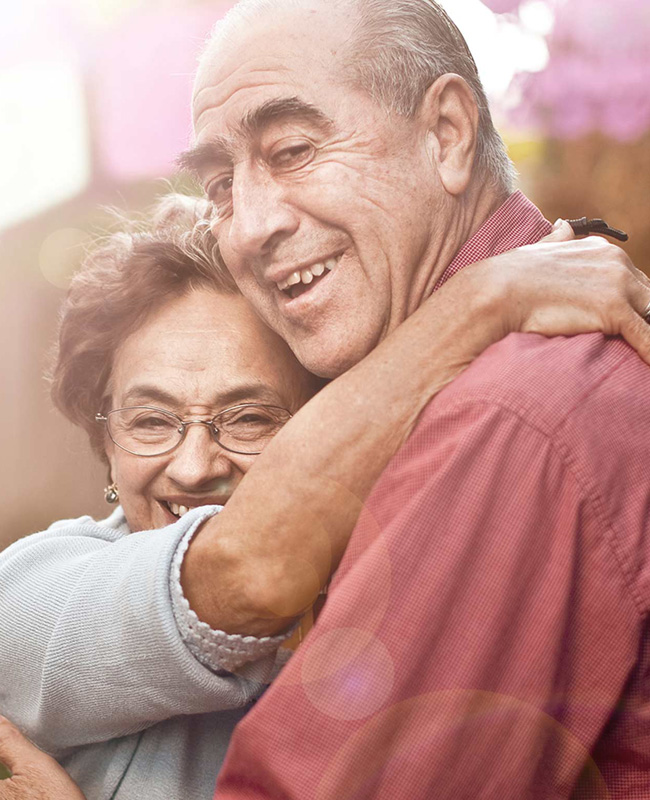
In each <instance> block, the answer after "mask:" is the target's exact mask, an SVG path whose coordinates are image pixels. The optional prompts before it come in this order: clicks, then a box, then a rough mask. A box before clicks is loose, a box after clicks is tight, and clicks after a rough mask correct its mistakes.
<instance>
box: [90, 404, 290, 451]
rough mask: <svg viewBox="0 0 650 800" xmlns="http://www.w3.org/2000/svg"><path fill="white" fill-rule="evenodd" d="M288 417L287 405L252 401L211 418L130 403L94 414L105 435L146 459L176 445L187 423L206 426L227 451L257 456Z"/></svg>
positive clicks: (183, 435)
mask: <svg viewBox="0 0 650 800" xmlns="http://www.w3.org/2000/svg"><path fill="white" fill-rule="evenodd" d="M290 419H291V412H289V411H287V409H286V408H280V407H278V406H267V405H257V404H255V403H246V404H244V405H239V406H233V407H232V408H227V409H226V410H225V411H222V412H220V413H219V414H217V415H216V416H214V417H213V418H212V419H210V420H203V419H185V420H184V419H181V418H180V417H179V416H177V415H176V414H173V413H172V412H171V411H164V410H163V409H162V408H154V407H153V406H130V407H129V408H116V409H115V410H114V411H109V412H108V414H106V415H104V414H101V413H97V414H95V421H96V422H104V423H106V430H107V431H108V435H109V436H110V437H111V439H112V440H113V442H115V444H116V445H117V446H118V447H119V448H121V449H122V450H126V452H127V453H131V454H132V455H134V456H143V457H145V458H148V457H150V456H162V455H165V454H166V453H170V452H171V451H172V450H174V449H175V448H177V447H178V446H179V444H180V443H181V442H182V441H183V439H184V438H185V434H186V433H187V429H188V427H189V426H190V425H205V426H206V427H207V428H208V429H209V431H210V433H211V434H212V438H213V439H214V441H215V442H216V443H217V444H218V445H219V446H220V447H223V449H224V450H228V452H230V453H239V454H240V455H251V456H255V455H259V454H260V453H261V452H262V450H263V449H264V448H265V447H266V445H267V444H268V443H269V442H270V441H271V439H272V438H273V437H274V436H275V434H276V433H277V432H278V431H279V430H280V428H281V427H282V426H283V425H284V424H285V423H287V422H288V421H289V420H290Z"/></svg>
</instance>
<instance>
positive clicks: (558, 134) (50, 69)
mask: <svg viewBox="0 0 650 800" xmlns="http://www.w3.org/2000/svg"><path fill="white" fill-rule="evenodd" d="M231 5H232V3H231V2H227V1H226V0H182V2H181V0H21V2H20V3H16V2H14V0H0V185H1V187H2V191H1V192H0V293H1V294H0V300H1V306H0V308H1V312H0V334H1V339H0V341H1V342H2V345H3V350H4V358H3V379H2V382H1V386H2V389H1V392H0V422H1V425H0V436H1V437H2V438H1V440H0V445H1V446H0V485H1V486H2V488H3V496H4V497H5V509H4V514H3V522H2V525H1V526H0V548H1V547H3V546H5V545H6V544H8V543H9V542H11V541H13V540H14V539H16V538H18V537H19V536H22V535H24V534H26V533H30V532H33V531H36V530H40V529H42V528H44V527H46V526H47V525H48V524H49V523H50V522H52V521H53V520H55V519H60V518H64V517H70V516H79V515H81V514H84V513H88V514H93V515H95V516H105V515H106V513H107V512H108V511H109V507H108V506H107V505H106V504H105V503H104V500H103V493H102V489H103V486H104V485H105V484H106V475H105V470H104V468H103V467H101V465H100V464H99V463H97V462H96V461H95V460H94V458H93V456H92V455H91V453H90V450H89V447H88V445H87V443H86V441H85V436H84V434H82V433H81V432H78V431H76V430H75V429H74V428H73V427H72V426H70V425H68V424H67V423H66V422H65V421H64V420H62V419H61V418H60V417H59V415H58V414H57V412H55V411H54V410H53V408H52V406H51V404H50V401H49V398H48V388H47V385H46V382H45V381H44V379H43V374H44V372H45V369H46V365H47V354H48V351H49V349H50V347H51V342H52V338H53V333H54V330H55V326H56V317H57V308H58V305H59V303H60V302H61V299H62V297H63V295H64V293H65V288H66V286H67V283H68V281H69V278H70V275H71V274H72V272H73V271H74V270H75V268H76V267H77V266H78V264H79V262H80V259H81V258H82V256H83V253H84V249H85V248H86V247H87V246H88V245H89V243H90V242H91V241H92V239H93V237H94V236H95V235H97V234H99V233H101V232H102V231H103V230H105V227H106V225H107V224H108V220H109V216H108V214H107V212H106V211H105V210H103V207H106V206H118V207H120V208H123V209H125V210H127V211H129V212H134V213H138V212H141V211H143V210H144V209H145V208H146V207H147V206H148V205H149V204H151V202H152V201H153V199H154V198H155V196H156V195H157V194H160V193H161V192H164V191H166V190H167V189H168V188H169V181H171V182H172V184H173V185H174V186H176V187H179V188H182V189H184V190H190V189H191V187H190V186H189V184H187V182H184V181H183V180H182V179H180V178H179V177H178V176H175V175H174V160H175V157H176V155H177V154H178V153H179V152H180V151H181V150H182V149H184V148H185V147H186V146H187V144H188V142H189V139H190V110H189V106H190V95H191V83H192V74H193V71H194V66H195V63H196V57H197V53H198V51H199V50H200V48H201V46H202V43H203V42H204V40H205V38H206V36H207V34H208V32H209V30H210V28H211V26H212V24H213V23H214V22H215V21H216V20H217V19H219V18H220V17H221V16H223V14H224V13H225V12H226V11H227V9H228V8H229V7H230V6H231ZM443 5H444V6H445V7H446V8H447V9H448V11H449V12H450V14H451V15H452V17H453V18H454V19H455V20H456V21H457V23H458V24H459V26H460V28H461V30H462V31H463V32H464V34H465V35H466V37H467V39H468V41H469V44H470V47H471V48H472V50H473V52H474V54H475V56H476V59H477V62H478V66H479V71H480V72H481V75H482V77H483V80H484V83H485V85H486V88H487V89H488V93H489V95H490V97H491V100H492V103H493V107H494V112H495V117H496V121H497V125H498V126H499V127H500V128H501V130H502V131H503V133H504V134H505V138H506V140H507V142H508V145H509V147H510V151H511V155H512V157H513V159H514V161H515V163H516V165H517V167H518V169H519V171H520V175H521V180H520V184H521V188H522V189H523V190H524V191H525V192H526V193H527V194H528V195H529V196H530V197H531V198H532V199H533V200H534V201H535V202H536V203H537V204H538V205H539V206H540V207H541V208H542V210H543V211H544V213H545V214H546V216H547V217H548V218H549V219H551V220H555V219H556V218H557V217H560V216H562V217H569V218H570V217H580V216H584V215H587V216H599V217H600V216H602V217H605V218H606V219H607V220H608V222H610V224H612V225H614V226H617V227H621V228H624V229H625V230H627V231H628V232H629V233H630V237H631V238H630V243H629V245H627V246H626V249H627V250H628V252H629V253H630V255H631V256H632V258H633V260H634V261H635V263H636V264H637V265H638V266H639V267H641V268H642V269H645V270H647V268H648V267H649V266H650V3H649V2H648V0H525V1H524V2H518V0H483V2H481V1H480V0H443Z"/></svg>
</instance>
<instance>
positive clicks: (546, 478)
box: [216, 194, 650, 800]
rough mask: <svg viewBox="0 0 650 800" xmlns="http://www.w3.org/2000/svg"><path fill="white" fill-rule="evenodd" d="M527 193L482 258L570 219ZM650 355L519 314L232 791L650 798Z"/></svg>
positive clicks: (262, 727)
mask: <svg viewBox="0 0 650 800" xmlns="http://www.w3.org/2000/svg"><path fill="white" fill-rule="evenodd" d="M549 227H550V226H549V224H548V223H547V222H546V221H545V220H544V219H543V218H542V216H541V214H540V213H539V212H538V211H537V209H535V207H534V206H532V204H530V203H529V202H528V201H527V200H526V198H524V197H523V195H521V194H517V195H513V197H511V198H510V199H509V200H508V201H507V203H506V204H505V205H504V206H503V207H502V208H501V209H500V210H499V211H497V213H496V214H495V215H494V216H493V217H492V218H491V219H490V220H488V222H486V224H485V225H484V226H483V227H482V228H481V230H480V231H479V232H478V233H477V234H476V236H474V237H473V238H472V240H470V241H469V242H468V243H467V244H466V245H465V246H464V247H463V248H462V250H461V251H460V253H459V254H458V256H457V257H456V259H455V260H454V263H453V264H452V265H450V267H449V268H448V270H447V272H446V273H445V275H444V276H443V278H446V277H448V276H449V275H451V274H453V273H454V272H455V271H456V270H457V269H460V268H461V267H463V266H465V265H466V264H468V263H470V262H472V261H476V260H479V259H481V258H483V257H485V256H488V255H491V254H494V253H498V252H502V251H503V250H507V249H509V248H513V247H515V246H517V245H521V244H526V243H531V242H533V241H535V240H536V239H539V238H540V237H541V236H542V235H543V234H545V233H546V232H548V230H549ZM649 395H650V370H648V369H647V368H646V366H645V365H644V364H643V363H642V362H641V361H640V360H639V359H638V357H637V356H636V355H635V353H633V352H632V351H631V350H630V349H629V348H628V346H627V345H626V344H625V343H624V342H622V341H620V340H618V339H608V338H605V337H604V336H601V335H600V334H592V335H589V336H578V337H574V338H570V339H566V338H564V337H557V338H554V339H545V338H543V337H541V336H537V335H524V334H513V335H510V336H508V337H507V338H506V339H504V340H503V341H501V342H500V343H498V344H496V345H494V346H493V347H491V348H490V349H489V350H488V351H486V352H485V353H484V354H483V355H482V356H481V357H480V358H479V359H478V360H477V361H475V362H474V364H473V365H472V366H471V367H470V368H469V369H468V370H467V371H466V372H465V373H463V374H462V375H461V376H460V377H459V378H458V379H457V380H456V381H454V382H453V384H451V385H450V386H449V387H447V388H446V389H445V390H444V391H443V392H441V393H440V394H439V395H438V397H437V398H436V399H435V400H434V401H433V402H432V403H431V404H430V405H429V407H428V408H427V409H426V411H425V412H424V414H423V415H422V418H421V420H420V422H419V425H418V427H417V429H416V430H415V432H414V433H413V435H412V436H411V438H410V439H409V441H408V442H407V443H406V445H405V446H404V447H403V448H402V450H401V451H400V452H399V453H398V454H397V455H396V456H395V458H394V459H393V460H392V461H391V463H390V464H389V466H388V468H387V469H386V470H385V472H384V473H383V475H382V477H381V479H380V480H379V482H378V483H377V485H376V486H375V489H374V491H373V493H372V495H371V497H370V498H369V500H368V502H367V504H366V507H365V509H364V512H363V514H362V517H361V519H360V521H359V523H358V525H357V527H356V529H355V531H354V534H353V536H352V539H351V541H350V544H349V547H348V550H347V552H346V555H345V557H344V559H343V562H342V564H341V567H340V569H339V571H338V573H337V576H336V578H335V581H334V583H333V586H332V588H331V590H330V596H329V600H328V602H327V604H326V606H325V609H324V611H323V612H322V614H321V616H320V618H319V620H318V622H317V624H316V626H315V627H314V629H313V630H312V631H311V633H310V634H309V636H308V638H307V640H306V641H305V643H304V644H303V646H302V647H301V649H300V650H299V651H298V653H297V654H296V655H295V656H294V657H293V659H292V660H291V662H290V663H289V665H288V666H287V667H286V668H285V670H284V672H283V673H282V674H281V676H280V677H279V679H278V680H277V681H276V683H275V684H274V685H273V686H272V687H271V688H270V689H269V691H268V692H267V693H266V695H265V696H264V697H263V698H262V699H261V700H260V702H259V703H258V704H257V706H256V707H255V708H254V709H253V711H252V712H251V713H250V714H249V715H248V716H247V717H246V718H245V719H244V720H243V722H242V723H240V726H239V727H238V728H237V730H236V732H235V735H234V738H233V740H232V743H231V747H230V750H229V754H228V757H227V760H226V763H225V766H224V768H223V771H222V773H221V776H220V779H219V782H218V789H217V793H216V799H217V800H244V798H245V799H246V800H253V799H254V800H261V798H273V800H289V799H290V800H367V799H369V798H373V800H434V798H435V800H477V799H479V798H480V799H482V798H490V800H491V799H492V798H497V800H523V798H526V799H528V798H540V800H541V798H544V800H548V798H553V799H555V798H569V797H571V798H585V799H586V798H590V800H591V799H592V798H594V799H595V798H612V799H613V798H625V800H633V799H636V798H639V799H640V798H645V799H646V800H647V799H648V798H650V644H649V642H650V638H649V637H648V635H647V618H648V605H649V602H650V481H649V480H648V458H649V456H650V403H649V402H648V396H649Z"/></svg>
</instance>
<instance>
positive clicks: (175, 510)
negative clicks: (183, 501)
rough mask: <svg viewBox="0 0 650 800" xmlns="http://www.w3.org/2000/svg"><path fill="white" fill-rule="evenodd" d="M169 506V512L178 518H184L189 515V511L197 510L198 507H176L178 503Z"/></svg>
mask: <svg viewBox="0 0 650 800" xmlns="http://www.w3.org/2000/svg"><path fill="white" fill-rule="evenodd" d="M167 505H168V506H169V510H170V511H171V512H172V514H174V515H175V516H177V517H182V516H184V515H185V514H187V512H188V511H191V510H192V508H196V506H191V507H188V506H179V505H176V503H168V504H167Z"/></svg>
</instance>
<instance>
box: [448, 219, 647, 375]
mask: <svg viewBox="0 0 650 800" xmlns="http://www.w3.org/2000/svg"><path fill="white" fill-rule="evenodd" d="M466 272H467V273H468V274H467V275H466V278H467V279H478V280H479V282H480V283H481V284H482V285H483V286H484V289H485V292H486V294H485V296H484V300H485V303H486V304H487V306H488V308H489V309H490V310H491V312H493V317H494V321H495V324H496V325H497V328H499V327H500V330H498V333H497V335H496V336H495V340H496V339H498V338H501V337H502V336H505V335H506V334H507V333H510V332H512V331H523V332H528V333H541V334H544V335H545V336H559V335H565V336H571V335H573V334H578V333H591V332H596V331H600V332H602V333H605V334H607V335H612V336H616V335H621V336H623V338H624V339H625V340H626V341H627V342H628V343H629V344H630V345H631V346H632V347H633V348H634V349H635V350H636V351H637V352H638V353H639V355H640V356H641V358H642V359H643V360H644V361H646V362H647V363H650V325H648V323H647V322H646V321H645V320H644V319H643V316H642V315H643V314H644V312H645V311H646V309H647V308H648V304H650V280H649V279H648V277H647V276H646V275H644V274H643V272H641V271H640V270H638V269H637V268H636V267H635V266H634V265H633V264H632V262H631V261H630V259H629V258H628V256H627V255H626V254H625V252H624V251H623V250H621V248H620V247H617V246H616V245H613V244H610V243H609V242H607V241H605V239H603V238H601V237H600V236H589V237H587V238H584V239H575V237H574V235H573V231H572V229H571V226H570V225H569V224H568V222H562V221H558V222H557V223H556V224H555V226H554V228H553V231H552V233H551V234H550V235H549V236H547V237H546V238H545V239H542V240H541V241H540V242H538V243H537V244H533V245H528V246H526V247H520V248H518V249H517V250H511V251H510V252H508V253H504V254H503V255H500V256H496V257H494V258H489V259H486V260H485V261H482V262H479V263H478V264H475V265H473V266H471V267H468V268H467V269H466V270H462V271H461V272H460V273H459V275H458V276H456V277H454V278H452V279H450V281H448V283H450V284H451V282H452V281H455V280H457V279H460V278H462V277H463V273H466ZM472 272H474V275H473V276H472V274H471V273H472Z"/></svg>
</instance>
